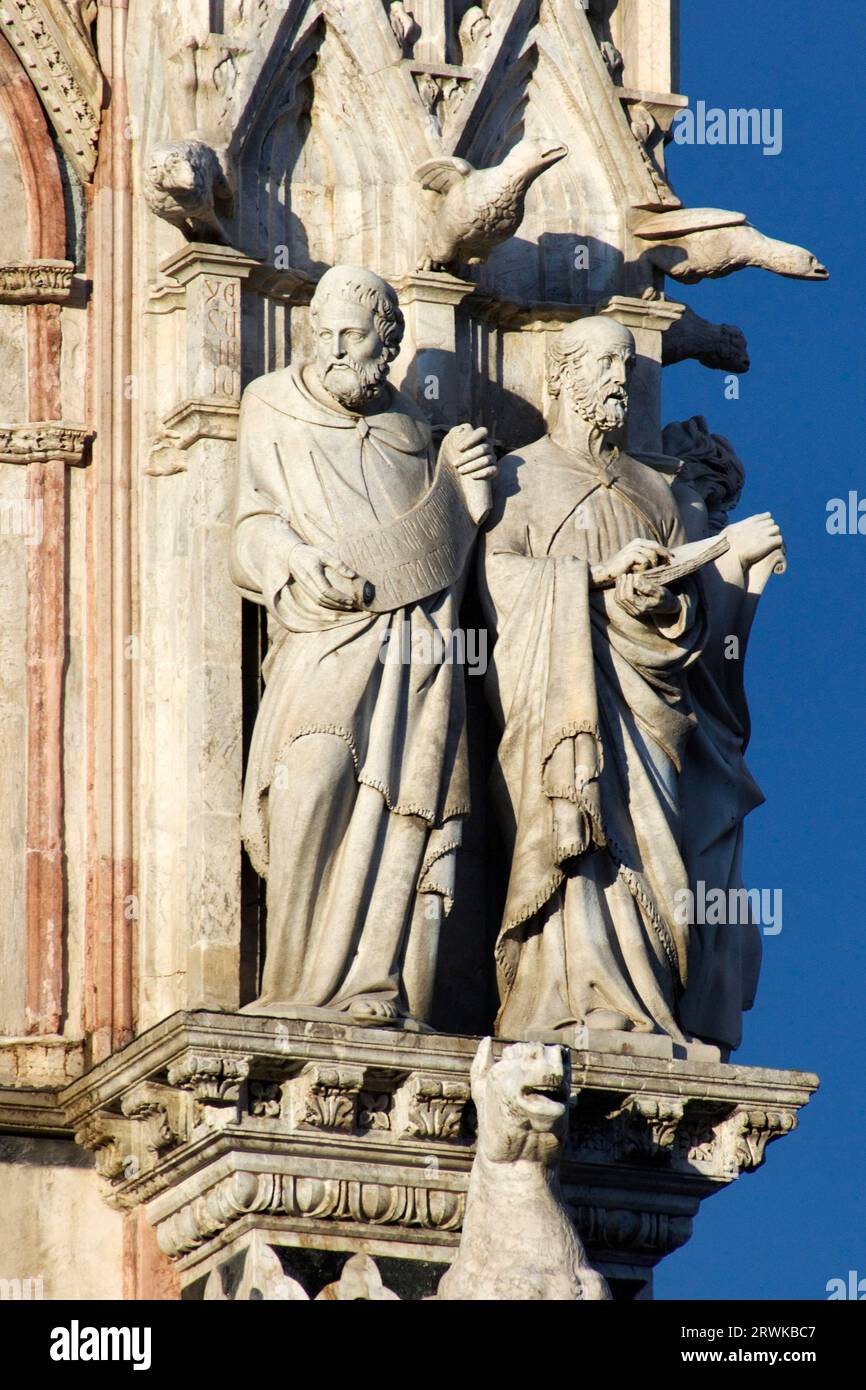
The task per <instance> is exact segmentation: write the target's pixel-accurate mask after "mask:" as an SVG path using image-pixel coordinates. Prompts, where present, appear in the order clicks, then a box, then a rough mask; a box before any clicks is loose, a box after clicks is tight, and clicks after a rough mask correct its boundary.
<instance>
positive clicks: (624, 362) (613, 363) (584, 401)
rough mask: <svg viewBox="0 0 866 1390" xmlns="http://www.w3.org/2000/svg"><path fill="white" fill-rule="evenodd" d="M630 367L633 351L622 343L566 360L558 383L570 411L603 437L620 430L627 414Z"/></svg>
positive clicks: (632, 361) (632, 360)
mask: <svg viewBox="0 0 866 1390" xmlns="http://www.w3.org/2000/svg"><path fill="white" fill-rule="evenodd" d="M633 366H634V350H633V349H632V348H631V346H630V345H628V344H626V343H616V344H611V346H610V347H609V348H607V347H605V348H602V349H601V350H600V351H597V352H594V351H592V350H590V351H587V352H585V353H584V354H583V356H582V357H580V358H578V357H572V358H569V359H568V360H567V361H566V363H565V366H564V368H563V373H562V383H563V389H564V394H565V396H566V398H567V400H568V401H569V403H570V405H571V407H572V409H573V410H576V411H577V413H578V415H580V416H581V417H582V418H583V419H584V420H586V421H587V422H588V423H589V424H590V425H594V426H595V427H596V429H599V430H601V431H602V432H603V433H604V434H610V433H611V431H612V430H617V429H620V428H621V427H622V426H623V425H624V424H625V420H626V416H627V415H628V374H629V372H630V371H631V368H632V367H633Z"/></svg>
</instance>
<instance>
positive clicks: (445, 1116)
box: [392, 1073, 469, 1140]
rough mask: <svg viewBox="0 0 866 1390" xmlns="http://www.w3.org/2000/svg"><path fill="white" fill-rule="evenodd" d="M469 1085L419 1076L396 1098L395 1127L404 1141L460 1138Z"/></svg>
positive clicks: (402, 1088) (393, 1125)
mask: <svg viewBox="0 0 866 1390" xmlns="http://www.w3.org/2000/svg"><path fill="white" fill-rule="evenodd" d="M468 1101H469V1086H468V1084H467V1083H466V1082H463V1081H442V1080H440V1079H439V1078H438V1077H435V1076H423V1075H421V1074H419V1073H416V1074H415V1075H414V1076H411V1077H410V1078H409V1080H408V1081H407V1082H405V1084H404V1085H402V1086H401V1087H400V1088H399V1090H398V1091H397V1093H396V1095H395V1097H394V1114H393V1118H392V1128H393V1130H394V1133H395V1134H396V1135H397V1137H398V1138H402V1139H439V1140H441V1139H451V1140H458V1139H460V1138H461V1137H462V1136H461V1132H462V1128H463V1114H464V1111H465V1109H466V1105H467V1103H468Z"/></svg>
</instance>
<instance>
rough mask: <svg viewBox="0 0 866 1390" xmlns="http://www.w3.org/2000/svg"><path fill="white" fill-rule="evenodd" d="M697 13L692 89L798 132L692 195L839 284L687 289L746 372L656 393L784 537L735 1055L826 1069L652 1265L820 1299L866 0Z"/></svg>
mask: <svg viewBox="0 0 866 1390" xmlns="http://www.w3.org/2000/svg"><path fill="white" fill-rule="evenodd" d="M682 11H683V14H682V48H681V54H682V62H681V77H680V90H681V91H682V92H684V93H685V94H687V95H688V96H689V98H690V100H691V104H692V105H693V106H694V104H695V102H696V101H697V100H698V99H699V98H702V99H704V100H705V101H706V102H707V105H708V106H719V107H723V108H725V109H727V108H728V107H742V106H744V107H753V106H754V107H761V108H763V107H769V108H776V107H780V108H781V109H782V111H783V145H782V151H781V153H780V154H779V155H778V156H776V157H770V156H765V155H763V154H762V152H761V150H760V148H757V147H749V146H746V147H725V146H703V147H701V146H688V145H682V146H676V145H671V146H669V149H668V163H669V170H670V173H671V176H672V178H673V181H674V185H675V187H676V190H677V192H678V194H679V196H680V197H681V198H682V200H683V202H684V203H685V204H686V205H687V206H693V207H700V206H705V207H723V208H734V209H738V210H740V211H743V212H746V213H747V214H748V216H749V220H750V221H752V222H753V223H754V224H755V225H756V226H758V227H760V228H761V230H762V231H765V232H767V233H769V234H771V235H774V236H777V237H780V238H782V239H784V240H786V241H794V242H798V243H800V244H801V245H805V246H807V247H809V249H810V250H812V251H814V252H815V253H816V254H817V255H818V257H819V258H820V259H821V260H822V261H824V263H825V264H826V265H827V266H828V267H829V269H830V272H831V279H830V281H829V283H825V284H820V283H807V282H799V281H796V280H785V279H782V278H780V277H778V276H774V275H769V274H767V273H766V272H762V271H757V270H747V271H743V272H741V273H739V274H737V275H734V276H731V277H729V278H727V279H724V280H717V281H705V282H704V283H702V284H701V285H698V286H695V287H693V288H687V287H684V288H683V290H682V298H683V299H686V300H687V302H688V303H689V304H691V305H692V307H694V308H695V309H697V310H698V311H699V312H701V313H702V314H704V316H705V317H707V318H710V319H713V320H714V321H718V322H726V323H734V324H738V325H739V326H740V327H741V328H743V329H744V331H745V332H746V335H747V337H748V341H749V349H750V353H751V358H752V369H751V371H750V372H749V373H748V374H747V375H746V376H744V377H741V378H740V388H741V389H740V398H739V400H726V399H725V394H724V376H723V374H722V373H720V372H710V371H707V370H706V369H705V368H703V367H700V366H698V365H697V364H693V363H686V364H681V365H679V366H676V367H670V368H668V369H667V371H666V373H665V400H664V418H665V420H671V419H685V418H687V417H688V416H689V415H694V414H702V415H706V416H707V419H708V421H709V423H710V427H711V428H712V429H713V430H715V431H717V432H718V433H720V434H724V435H726V436H728V437H729V438H730V440H731V441H732V443H733V444H734V446H735V447H736V449H737V451H738V453H739V454H740V457H741V458H742V459H743V461H744V462H745V464H746V468H747V485H746V491H745V494H744V497H743V501H742V502H741V504H740V507H739V508H738V511H737V512H736V514H735V515H736V516H746V515H748V514H750V513H751V512H756V511H765V510H769V511H772V512H773V513H774V515H775V517H776V519H777V520H778V521H779V523H780V525H781V527H782V531H783V534H784V536H785V539H786V542H787V546H788V554H789V568H788V572H787V574H786V575H784V576H783V577H781V578H778V579H774V580H772V581H771V583H770V585H769V586H768V589H767V592H766V593H765V595H764V598H763V600H762V603H761V608H760V611H759V613H758V618H757V621H756V625H755V629H754V631H753V636H752V643H751V647H750V650H749V655H748V663H747V682H748V690H749V696H750V705H751V712H752V725H753V733H752V743H751V746H750V750H749V764H750V767H751V769H752V772H753V773H754V775H755V776H756V778H757V780H758V782H759V783H760V785H761V787H762V788H763V790H764V792H765V794H766V797H767V804H766V805H765V806H762V807H760V808H759V809H758V810H757V811H755V812H754V813H753V814H752V816H751V817H750V819H749V821H748V822H747V833H746V859H745V881H746V885H747V886H748V887H758V888H781V889H782V892H783V907H784V917H783V928H782V932H781V933H780V935H778V936H775V937H768V938H765V941H764V968H763V975H762V980H761V987H760V992H759V995H758V1000H757V1004H756V1007H755V1009H754V1010H753V1011H752V1012H751V1014H749V1015H747V1016H746V1030H745V1040H744V1043H743V1046H742V1048H741V1049H740V1051H739V1053H738V1054H737V1055H736V1060H737V1061H739V1062H743V1063H745V1064H750V1065H755V1066H773V1067H785V1068H787V1067H790V1068H798V1069H802V1070H805V1071H816V1072H818V1073H819V1075H820V1076H821V1080H822V1084H821V1089H820V1090H819V1092H818V1093H817V1095H816V1096H815V1098H814V1099H813V1101H812V1103H811V1105H809V1106H808V1107H807V1109H806V1110H805V1111H804V1112H803V1114H802V1118H801V1121H800V1128H799V1130H798V1131H797V1132H796V1133H794V1134H793V1135H791V1136H789V1137H788V1138H786V1139H783V1140H781V1141H780V1142H778V1143H777V1144H775V1145H772V1146H771V1147H770V1148H769V1149H768V1153H767V1162H766V1164H765V1166H764V1168H763V1169H761V1170H760V1171H759V1172H758V1173H756V1174H753V1175H751V1176H746V1177H744V1178H742V1179H740V1180H739V1181H738V1182H737V1183H736V1184H734V1185H733V1187H731V1188H729V1189H728V1190H727V1191H725V1192H722V1193H720V1194H719V1195H718V1196H715V1197H713V1198H711V1199H710V1200H709V1201H707V1202H705V1203H704V1205H703V1207H702V1209H701V1211H700V1212H699V1214H698V1216H697V1218H696V1221H695V1232H694V1235H693V1237H692V1239H691V1241H690V1242H689V1244H688V1245H686V1246H685V1247H684V1248H683V1249H682V1250H681V1251H678V1252H677V1253H676V1254H675V1255H673V1256H671V1257H669V1258H668V1259H667V1260H665V1261H663V1263H662V1264H661V1265H660V1266H659V1267H658V1269H657V1271H656V1296H657V1297H659V1298H731V1297H733V1298H746V1299H761V1298H807V1299H824V1298H826V1297H827V1294H826V1285H827V1281H828V1280H829V1279H832V1278H834V1277H841V1278H846V1277H847V1272H848V1271H849V1270H851V1269H855V1270H857V1271H858V1272H859V1275H860V1277H864V1278H866V1220H864V1210H866V1201H864V1188H866V1182H864V1170H866V1160H864V1151H866V1116H864V1093H866V1085H864V1082H866V1076H864V1062H863V1051H862V1033H861V1027H862V1022H861V1019H862V1015H863V1009H864V998H866V987H864V986H866V972H864V961H866V946H864V936H866V927H864V908H863V886H864V849H866V846H864V820H866V817H864V813H863V812H864V798H866V718H864V712H866V620H864V611H863V601H862V597H861V590H862V587H863V582H864V578H866V535H863V536H860V535H853V536H852V535H843V536H838V535H829V534H828V533H827V529H826V520H827V503H828V501H829V499H830V498H833V497H843V498H847V495H848V493H849V491H850V490H852V489H853V490H856V491H858V493H859V496H860V497H862V498H864V499H866V465H864V462H863V460H862V452H863V435H864V389H863V375H864V368H863V357H864V351H863V300H864V295H863V256H864V249H863V248H864V229H863V224H862V218H861V217H860V216H859V212H860V209H861V208H862V207H863V204H864V194H863V189H864V176H866V168H864V165H866V160H864V152H863V150H864V132H863V125H862V106H863V104H862V97H861V92H862V70H863V63H864V56H866V42H864V40H866V6H864V5H863V3H862V0H839V2H838V3H837V4H834V5H833V6H824V5H820V6H819V5H816V4H815V3H814V0H769V2H768V0H764V3H762V4H756V3H754V0H734V2H733V3H729V4H724V5H722V4H719V3H718V0H684V3H683V5H682ZM669 283H671V282H669ZM677 288H678V287H676V286H675V285H672V288H671V290H670V293H671V294H672V296H673V297H676V293H677ZM864 511H866V506H864ZM864 526H866V522H864Z"/></svg>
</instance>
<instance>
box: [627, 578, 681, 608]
mask: <svg viewBox="0 0 866 1390" xmlns="http://www.w3.org/2000/svg"><path fill="white" fill-rule="evenodd" d="M616 601H617V603H618V604H619V605H620V607H621V608H624V609H625V611H626V613H629V614H630V615H631V617H633V618H643V617H645V616H646V615H648V614H652V616H653V617H654V618H663V617H666V616H668V615H671V616H673V615H674V614H675V613H677V612H678V611H679V606H680V601H679V599H678V598H677V596H676V594H673V593H671V591H670V589H666V588H665V586H664V585H663V584H660V583H659V582H658V580H657V579H646V578H645V577H644V576H643V575H641V574H634V573H630V574H621V575H620V576H619V578H618V579H617V581H616Z"/></svg>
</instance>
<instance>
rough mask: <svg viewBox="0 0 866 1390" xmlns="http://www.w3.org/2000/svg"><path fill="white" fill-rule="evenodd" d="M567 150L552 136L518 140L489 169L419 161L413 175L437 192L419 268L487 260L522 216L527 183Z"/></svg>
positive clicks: (459, 161) (442, 267) (444, 267)
mask: <svg viewBox="0 0 866 1390" xmlns="http://www.w3.org/2000/svg"><path fill="white" fill-rule="evenodd" d="M567 154H568V146H567V145H562V144H560V143H559V142H557V141H553V140H522V141H521V142H520V144H519V145H516V146H515V147H514V149H513V150H512V151H511V153H510V154H509V155H507V156H506V158H505V159H504V160H503V161H502V163H501V164H496V165H494V166H493V168H490V169H474V168H473V167H472V165H471V164H469V163H468V161H467V160H465V159H428V160H427V161H426V162H425V163H424V164H422V165H420V167H419V168H418V169H416V170H415V177H416V178H417V179H418V180H419V182H420V184H421V187H422V188H424V189H427V190H428V191H429V192H430V193H432V194H435V195H436V198H435V207H434V208H433V209H432V210H431V216H430V218H429V222H428V226H427V239H426V244H425V247H424V251H423V254H422V257H421V261H420V263H419V267H418V268H419V270H448V269H450V268H452V267H456V266H458V265H459V264H460V263H464V264H466V265H480V264H481V263H482V262H483V261H486V260H487V257H488V256H489V255H490V253H491V251H493V250H494V249H495V247H497V246H499V245H501V243H502V242H503V241H507V240H508V238H509V237H510V236H513V235H514V233H515V232H516V231H517V228H518V227H519V226H520V223H521V222H522V221H523V212H524V206H525V202H526V194H527V191H528V189H529V187H530V185H531V184H532V183H534V182H535V180H536V179H537V178H538V177H539V175H540V174H543V173H544V171H545V169H549V168H550V167H551V165H553V164H556V163H557V162H558V161H559V160H560V159H564V158H565V156H566V155H567Z"/></svg>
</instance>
